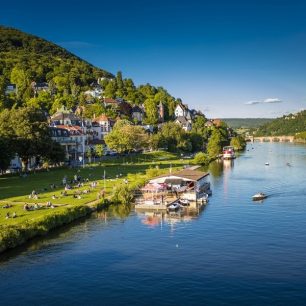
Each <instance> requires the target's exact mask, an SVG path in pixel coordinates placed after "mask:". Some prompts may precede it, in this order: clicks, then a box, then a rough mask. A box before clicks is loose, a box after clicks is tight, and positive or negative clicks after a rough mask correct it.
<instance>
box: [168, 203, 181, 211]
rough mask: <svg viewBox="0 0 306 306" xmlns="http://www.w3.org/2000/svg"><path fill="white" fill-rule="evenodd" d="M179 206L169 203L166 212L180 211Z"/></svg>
mask: <svg viewBox="0 0 306 306" xmlns="http://www.w3.org/2000/svg"><path fill="white" fill-rule="evenodd" d="M180 207H181V206H180V204H179V203H178V202H174V203H171V204H170V205H169V206H167V209H168V211H177V210H179V209H180Z"/></svg>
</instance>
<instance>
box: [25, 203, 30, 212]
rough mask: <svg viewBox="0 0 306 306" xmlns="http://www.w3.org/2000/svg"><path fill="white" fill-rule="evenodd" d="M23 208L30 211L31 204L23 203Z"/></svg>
mask: <svg viewBox="0 0 306 306" xmlns="http://www.w3.org/2000/svg"><path fill="white" fill-rule="evenodd" d="M23 210H26V211H29V210H30V207H29V204H28V203H25V204H24V205H23Z"/></svg>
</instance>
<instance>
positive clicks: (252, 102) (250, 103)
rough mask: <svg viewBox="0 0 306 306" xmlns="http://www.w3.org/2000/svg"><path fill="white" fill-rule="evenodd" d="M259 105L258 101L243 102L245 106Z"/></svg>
mask: <svg viewBox="0 0 306 306" xmlns="http://www.w3.org/2000/svg"><path fill="white" fill-rule="evenodd" d="M259 103H261V102H260V101H248V102H245V104H246V105H255V104H259Z"/></svg>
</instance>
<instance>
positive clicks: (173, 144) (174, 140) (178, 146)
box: [152, 122, 192, 152]
mask: <svg viewBox="0 0 306 306" xmlns="http://www.w3.org/2000/svg"><path fill="white" fill-rule="evenodd" d="M152 143H153V144H154V145H155V146H156V145H157V146H158V147H159V148H167V149H168V150H169V151H170V152H178V151H186V152H190V151H191V150H192V144H191V141H190V138H189V134H188V133H186V132H185V131H184V130H183V129H182V127H181V126H180V125H179V124H177V123H175V122H167V123H165V124H164V125H163V126H162V128H161V130H160V131H159V132H158V133H157V135H156V136H154V137H153V138H152Z"/></svg>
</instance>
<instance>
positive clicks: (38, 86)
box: [31, 81, 49, 95]
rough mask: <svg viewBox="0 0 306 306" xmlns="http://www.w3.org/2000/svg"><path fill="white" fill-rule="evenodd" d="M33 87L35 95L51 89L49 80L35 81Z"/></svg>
mask: <svg viewBox="0 0 306 306" xmlns="http://www.w3.org/2000/svg"><path fill="white" fill-rule="evenodd" d="M31 87H32V90H33V91H34V94H35V95H37V94H38V93H39V92H41V91H49V84H48V83H47V82H41V83H37V82H35V81H34V82H32V83H31Z"/></svg>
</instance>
